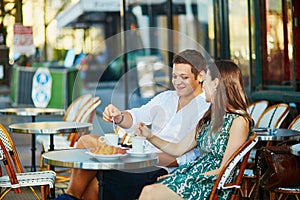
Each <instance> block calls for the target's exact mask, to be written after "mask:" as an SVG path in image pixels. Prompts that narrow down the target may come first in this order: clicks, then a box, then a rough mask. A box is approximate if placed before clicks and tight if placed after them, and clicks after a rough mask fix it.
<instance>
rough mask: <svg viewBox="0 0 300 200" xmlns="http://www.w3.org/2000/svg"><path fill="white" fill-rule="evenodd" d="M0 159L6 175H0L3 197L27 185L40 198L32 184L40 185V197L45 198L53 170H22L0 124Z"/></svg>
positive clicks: (0, 195)
mask: <svg viewBox="0 0 300 200" xmlns="http://www.w3.org/2000/svg"><path fill="white" fill-rule="evenodd" d="M0 146H1V153H0V154H1V160H2V161H3V164H4V166H5V169H6V172H7V175H3V176H1V177H0V188H5V190H4V191H2V192H1V194H0V199H3V198H4V197H5V196H6V195H7V194H8V193H9V192H10V191H11V190H13V191H14V192H15V193H16V194H18V193H21V192H22V190H21V188H22V187H29V188H30V190H31V191H32V192H33V194H34V196H35V197H36V198H37V199H40V197H39V195H38V193H37V192H36V191H35V189H34V187H33V186H41V196H42V199H47V195H48V193H49V187H50V188H53V186H54V181H55V176H56V174H55V172H54V171H50V170H48V171H38V172H24V170H23V167H22V164H21V162H20V159H19V155H18V153H17V150H16V148H15V145H14V143H13V141H12V139H11V137H10V135H9V133H8V131H7V130H6V128H5V127H4V126H3V125H2V124H0Z"/></svg>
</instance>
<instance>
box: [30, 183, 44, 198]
mask: <svg viewBox="0 0 300 200" xmlns="http://www.w3.org/2000/svg"><path fill="white" fill-rule="evenodd" d="M29 188H30V190H31V192H32V193H33V194H34V196H35V197H36V199H38V200H40V199H41V198H40V197H39V195H38V194H37V193H36V191H35V189H34V188H33V187H31V186H29Z"/></svg>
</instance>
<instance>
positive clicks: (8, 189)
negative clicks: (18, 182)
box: [0, 188, 12, 200]
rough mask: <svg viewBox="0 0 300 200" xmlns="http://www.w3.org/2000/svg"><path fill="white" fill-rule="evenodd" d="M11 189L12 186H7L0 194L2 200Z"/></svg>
mask: <svg viewBox="0 0 300 200" xmlns="http://www.w3.org/2000/svg"><path fill="white" fill-rule="evenodd" d="M11 190H12V188H6V189H5V190H4V191H3V193H2V194H1V196H0V200H2V199H3V198H4V197H5V196H6V195H7V194H8V193H9V192H10V191H11Z"/></svg>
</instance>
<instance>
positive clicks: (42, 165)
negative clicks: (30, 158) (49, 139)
mask: <svg viewBox="0 0 300 200" xmlns="http://www.w3.org/2000/svg"><path fill="white" fill-rule="evenodd" d="M43 153H45V148H44V145H42V147H41V155H40V170H43V169H45V163H44V158H43V156H42V154H43Z"/></svg>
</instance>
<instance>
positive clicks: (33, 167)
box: [31, 116, 36, 172]
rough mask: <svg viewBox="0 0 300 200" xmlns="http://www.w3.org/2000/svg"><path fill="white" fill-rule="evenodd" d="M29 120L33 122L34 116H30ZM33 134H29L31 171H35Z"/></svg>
mask: <svg viewBox="0 0 300 200" xmlns="http://www.w3.org/2000/svg"><path fill="white" fill-rule="evenodd" d="M31 121H32V122H35V116H32V117H31ZM35 150H36V146H35V134H32V135H31V171H32V172H35V171H36V166H35Z"/></svg>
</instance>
